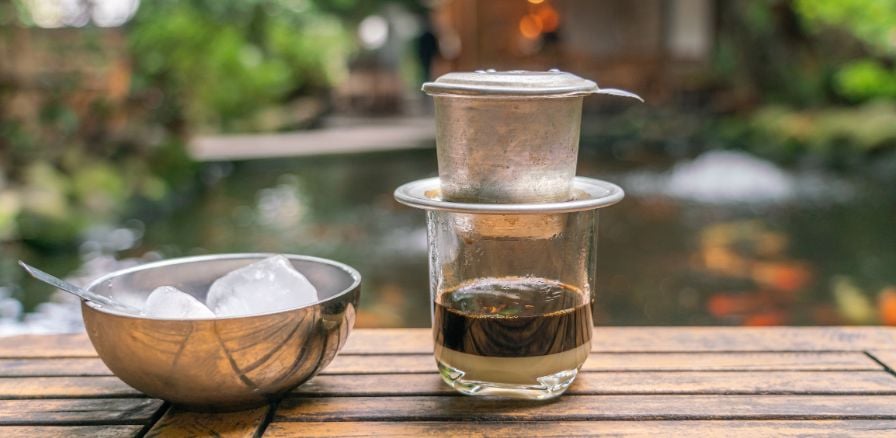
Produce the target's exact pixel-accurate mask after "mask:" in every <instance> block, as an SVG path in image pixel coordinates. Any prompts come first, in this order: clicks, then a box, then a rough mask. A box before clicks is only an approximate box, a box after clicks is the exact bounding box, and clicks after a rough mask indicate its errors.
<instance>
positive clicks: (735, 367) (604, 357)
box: [322, 352, 883, 374]
mask: <svg viewBox="0 0 896 438" xmlns="http://www.w3.org/2000/svg"><path fill="white" fill-rule="evenodd" d="M881 369H883V368H882V367H881V366H880V365H879V364H878V363H876V362H874V361H873V360H871V358H869V357H868V356H867V355H865V354H864V353H860V352H835V353H825V352H818V353H816V352H807V353H804V352H798V353H792V352H775V353H767V352H744V353H595V354H591V355H590V356H589V357H588V361H587V362H585V366H584V367H583V370H584V371H711V370H715V371H784V370H805V371H835V370H838V371H870V370H881ZM435 371H436V363H435V359H433V356H432V354H394V355H375V354H370V355H348V354H341V355H339V356H337V357H336V359H334V360H333V363H331V364H330V365H329V366H327V368H326V369H325V370H324V371H323V373H322V374H391V373H431V372H435Z"/></svg>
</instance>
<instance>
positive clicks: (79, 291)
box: [19, 260, 140, 313]
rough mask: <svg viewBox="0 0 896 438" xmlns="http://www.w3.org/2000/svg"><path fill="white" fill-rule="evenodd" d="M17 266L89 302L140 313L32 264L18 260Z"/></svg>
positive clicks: (138, 310)
mask: <svg viewBox="0 0 896 438" xmlns="http://www.w3.org/2000/svg"><path fill="white" fill-rule="evenodd" d="M19 266H21V267H23V268H25V271H27V272H28V273H29V274H31V276H32V277H34V278H36V279H38V280H40V281H42V282H44V283H47V284H49V285H51V286H53V287H55V288H57V289H61V290H64V291H66V292H68V293H70V294H73V295H77V296H78V297H80V298H81V299H83V300H87V301H91V302H93V303H96V304H99V305H101V306H103V307H110V308H117V309H119V310H124V311H126V312H131V313H140V309H137V308H136V307H132V306H129V305H126V304H122V303H119V302H116V301H112V300H111V299H109V298H108V297H104V296H102V295H99V294H96V293H93V292H91V291H89V290H87V289H84V288H81V287H78V286H75V285H74V284H71V283H69V282H67V281H65V280H62V279H60V278H58V277H55V276H53V275H51V274H48V273H46V272H44V271H41V270H40V269H37V268H35V267H34V266H31V265H29V264H27V263H25V262H23V261H21V260H19Z"/></svg>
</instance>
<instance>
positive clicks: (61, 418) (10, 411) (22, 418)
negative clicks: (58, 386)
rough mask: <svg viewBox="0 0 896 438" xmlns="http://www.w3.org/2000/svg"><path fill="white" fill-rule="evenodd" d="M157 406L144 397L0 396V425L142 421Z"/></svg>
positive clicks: (92, 423) (145, 420) (125, 422)
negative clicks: (49, 398)
mask: <svg viewBox="0 0 896 438" xmlns="http://www.w3.org/2000/svg"><path fill="white" fill-rule="evenodd" d="M161 406H162V402H161V401H160V400H153V399H148V398H118V399H70V400H65V399H62V400H60V399H53V400H0V425H53V424H71V425H94V424H145V423H146V422H147V421H149V419H150V418H151V417H152V416H153V414H154V413H155V412H156V411H157V410H159V408H160V407H161Z"/></svg>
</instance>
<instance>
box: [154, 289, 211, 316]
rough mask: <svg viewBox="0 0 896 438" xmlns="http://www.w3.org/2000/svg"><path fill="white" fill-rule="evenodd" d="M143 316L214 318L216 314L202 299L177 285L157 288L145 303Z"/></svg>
mask: <svg viewBox="0 0 896 438" xmlns="http://www.w3.org/2000/svg"><path fill="white" fill-rule="evenodd" d="M142 314H143V316H151V317H154V318H169V319H204V318H214V317H215V314H214V313H212V311H211V310H209V308H208V307H205V304H202V302H201V301H199V300H197V299H196V298H193V296H192V295H190V294H188V293H186V292H183V291H181V290H179V289H178V288H176V287H171V286H162V287H157V288H155V289H154V290H153V291H152V293H150V294H149V297H147V298H146V303H145V304H143V312H142Z"/></svg>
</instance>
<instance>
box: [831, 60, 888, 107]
mask: <svg viewBox="0 0 896 438" xmlns="http://www.w3.org/2000/svg"><path fill="white" fill-rule="evenodd" d="M835 86H836V89H837V92H838V93H840V94H841V95H843V96H845V97H848V98H850V99H852V100H858V101H862V100H870V99H877V98H890V99H893V98H896V70H894V69H892V68H887V67H885V66H883V65H881V64H880V63H879V62H876V61H873V60H870V59H865V60H860V61H855V62H851V63H849V64H847V65H845V66H844V67H842V68H841V69H840V71H838V72H837V75H836V83H835Z"/></svg>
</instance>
